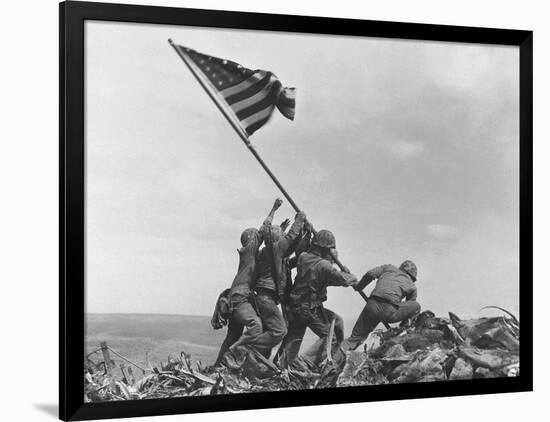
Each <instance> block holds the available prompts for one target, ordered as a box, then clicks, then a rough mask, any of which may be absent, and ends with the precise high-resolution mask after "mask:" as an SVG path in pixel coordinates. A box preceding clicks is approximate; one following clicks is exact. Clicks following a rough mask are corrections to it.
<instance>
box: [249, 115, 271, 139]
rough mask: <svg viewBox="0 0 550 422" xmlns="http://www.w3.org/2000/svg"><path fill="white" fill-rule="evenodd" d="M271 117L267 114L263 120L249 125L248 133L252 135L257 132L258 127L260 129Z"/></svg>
mask: <svg viewBox="0 0 550 422" xmlns="http://www.w3.org/2000/svg"><path fill="white" fill-rule="evenodd" d="M269 117H270V116H267V117H266V118H264V119H262V120H258V121H257V122H256V123H253V124H251V125H250V126H248V127H247V128H246V134H247V135H248V136H250V135H252V134H253V133H254V132H256V131H257V130H258V129H260V128H261V127H262V126H263V125H265V124H266V123H267V122H268V120H269Z"/></svg>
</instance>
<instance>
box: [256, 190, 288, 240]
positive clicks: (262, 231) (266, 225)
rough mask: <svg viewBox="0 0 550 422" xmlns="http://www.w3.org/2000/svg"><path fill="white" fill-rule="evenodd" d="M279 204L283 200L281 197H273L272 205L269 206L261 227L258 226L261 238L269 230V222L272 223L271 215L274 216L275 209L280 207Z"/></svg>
mask: <svg viewBox="0 0 550 422" xmlns="http://www.w3.org/2000/svg"><path fill="white" fill-rule="evenodd" d="M281 205H283V200H282V199H281V198H277V199H275V202H274V203H273V207H271V210H270V211H269V214H268V215H267V218H266V219H265V220H264V222H263V224H262V227H260V234H261V235H262V238H263V237H264V236H265V234H266V233H268V232H269V230H271V224H272V223H273V217H275V211H277V210H278V209H279V208H281Z"/></svg>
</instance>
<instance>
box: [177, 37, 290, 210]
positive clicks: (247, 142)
mask: <svg viewBox="0 0 550 422" xmlns="http://www.w3.org/2000/svg"><path fill="white" fill-rule="evenodd" d="M168 43H169V44H170V45H171V46H172V48H174V50H175V51H176V53H177V54H178V56H180V58H181V59H182V60H183V62H184V63H185V64H186V65H187V67H188V68H189V70H190V71H191V73H192V74H193V76H194V77H195V78H196V79H197V81H198V82H199V84H200V85H201V86H202V87H203V89H204V90H205V91H206V93H207V94H208V96H209V97H210V98H211V99H212V101H214V104H216V106H217V107H218V109H219V110H220V111H221V113H222V114H223V115H224V116H225V118H226V119H227V121H228V122H229V124H230V125H231V126H232V127H233V129H235V132H237V135H239V137H240V138H241V140H242V141H243V142H244V144H245V145H246V146H247V148H248V150H249V151H250V152H251V153H252V155H253V156H254V157H255V158H256V160H258V162H259V163H260V165H261V166H262V167H263V169H264V170H265V171H266V173H267V174H268V175H269V177H271V180H273V182H274V183H275V185H277V187H278V188H279V190H280V191H281V192H282V194H283V195H284V196H285V198H286V199H287V201H288V202H289V203H290V205H291V206H292V208H294V210H295V211H296V212H300V208H299V207H298V205H297V204H296V202H294V200H293V199H292V197H291V196H290V195H289V194H288V192H287V191H286V190H285V188H284V187H283V185H281V182H279V180H278V179H277V177H275V175H274V174H273V172H272V171H271V169H270V168H269V167H268V166H267V164H266V163H265V161H264V160H263V159H262V157H260V154H258V151H256V148H254V145H252V143H251V142H250V140H249V139H248V136H247V135H246V133H245V132H244V130H243V128H242V127H241V126H240V125H239V124H238V123H237V122H235V120H234V119H233V118H232V117H231V114H230V113H229V112H228V110H227V109H226V107H225V106H224V105H223V104H222V103H221V101H220V99H219V98H218V96H217V95H216V93H214V92H212V88H211V87H210V86H209V84H208V83H207V82H206V81H204V80H203V78H201V77H200V75H199V74H198V73H197V71H196V70H195V68H194V67H193V66H192V65H191V63H190V62H189V60H188V58H187V56H186V55H185V54H184V53H182V52H181V51H180V49H179V48H178V47H177V45H175V44H174V43H173V42H172V40H171V39H170V38H169V39H168Z"/></svg>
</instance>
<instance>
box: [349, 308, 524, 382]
mask: <svg viewBox="0 0 550 422" xmlns="http://www.w3.org/2000/svg"><path fill="white" fill-rule="evenodd" d="M499 309H500V308H499ZM503 311H504V310H503ZM504 312H507V311H504ZM507 313H508V312H507ZM508 315H509V317H503V316H499V317H492V318H475V319H470V320H462V319H460V318H459V317H457V316H456V315H455V314H453V313H449V318H440V317H436V316H435V315H434V314H433V313H432V312H430V311H425V312H422V313H421V314H420V315H418V316H417V317H416V318H415V319H413V320H412V321H411V322H410V323H409V324H408V325H407V326H405V327H399V328H392V329H391V330H388V331H384V332H375V333H373V334H375V335H376V336H377V337H378V344H377V345H376V346H374V347H372V348H370V349H369V350H368V351H367V350H366V351H363V352H352V353H350V354H348V359H347V362H346V366H345V367H344V370H343V371H342V374H341V375H340V377H339V379H338V385H339V386H351V385H372V384H392V383H393V384H395V383H411V382H428V381H445V380H458V379H472V378H496V377H508V376H518V375H519V321H518V320H517V318H516V317H515V316H513V315H512V314H509V313H508Z"/></svg>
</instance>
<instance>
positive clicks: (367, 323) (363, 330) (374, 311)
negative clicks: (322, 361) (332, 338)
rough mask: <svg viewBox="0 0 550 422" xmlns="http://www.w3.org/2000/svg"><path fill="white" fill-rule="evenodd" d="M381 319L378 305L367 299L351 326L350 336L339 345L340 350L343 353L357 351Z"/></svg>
mask: <svg viewBox="0 0 550 422" xmlns="http://www.w3.org/2000/svg"><path fill="white" fill-rule="evenodd" d="M381 317H382V312H381V309H379V304H378V303H377V302H376V301H375V300H373V299H369V301H368V302H367V304H366V305H365V307H364V308H363V310H362V311H361V314H360V315H359V318H358V319H357V322H356V323H355V325H354V326H353V329H352V331H351V335H350V336H349V337H348V338H347V339H345V340H344V341H343V342H342V344H341V345H340V347H341V349H342V350H343V351H344V352H346V351H348V350H355V349H357V347H359V345H361V343H363V342H364V341H365V340H366V339H367V337H368V336H369V334H370V333H371V332H372V330H374V329H375V328H376V326H377V325H378V324H379V323H380V321H382V318H381Z"/></svg>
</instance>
